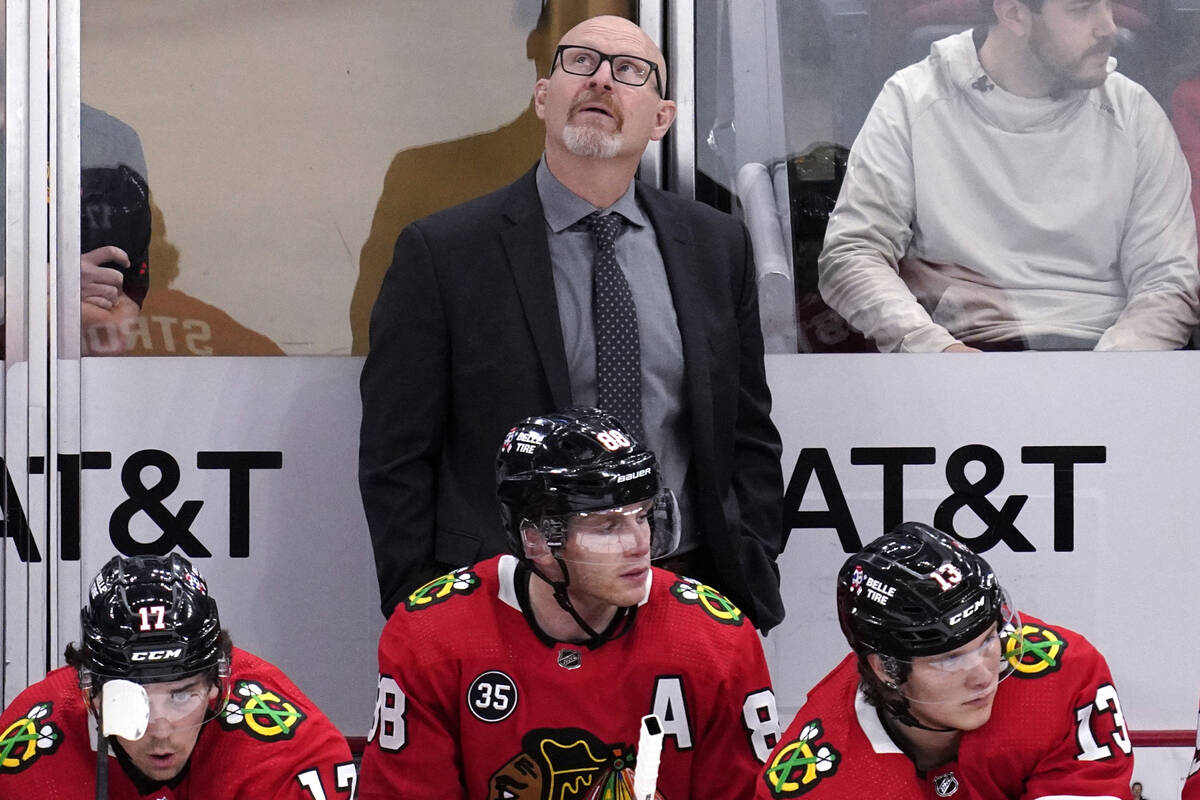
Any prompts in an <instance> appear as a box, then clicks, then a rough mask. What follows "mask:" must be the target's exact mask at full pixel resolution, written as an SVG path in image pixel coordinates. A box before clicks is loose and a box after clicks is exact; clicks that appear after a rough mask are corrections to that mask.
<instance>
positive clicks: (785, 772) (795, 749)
mask: <svg viewBox="0 0 1200 800" xmlns="http://www.w3.org/2000/svg"><path fill="white" fill-rule="evenodd" d="M824 735H825V731H824V729H822V727H821V720H820V718H817V719H814V720H812V721H811V722H807V723H805V724H804V727H803V728H801V729H800V735H799V736H798V737H797V738H796V739H795V740H794V741H791V742H788V744H787V745H785V746H784V747H781V748H779V751H778V754H777V755H776V756H775V758H774V759H773V760H772V761H771V763H770V764H768V765H767V768H766V770H764V771H763V780H764V781H766V782H767V788H768V789H770V791H771V796H772V797H779V798H785V797H799V796H800V795H802V794H806V793H807V792H809V791H810V790H812V789H814V788H816V786H817V784H819V783H820V782H821V781H823V780H825V779H826V778H828V777H830V776H832V775H833V774H834V773H836V772H837V767H838V762H839V761H840V760H841V758H842V756H841V754H840V753H838V751H837V750H835V749H834V748H833V745H831V744H829V743H828V742H822V741H819V740H820V738H821V737H822V736H824Z"/></svg>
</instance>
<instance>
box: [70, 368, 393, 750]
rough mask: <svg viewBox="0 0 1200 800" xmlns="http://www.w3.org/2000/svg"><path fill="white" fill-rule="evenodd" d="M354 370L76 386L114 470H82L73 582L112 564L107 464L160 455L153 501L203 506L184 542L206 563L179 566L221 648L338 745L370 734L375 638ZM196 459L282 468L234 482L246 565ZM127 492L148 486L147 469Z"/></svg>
mask: <svg viewBox="0 0 1200 800" xmlns="http://www.w3.org/2000/svg"><path fill="white" fill-rule="evenodd" d="M361 368H362V361H361V359H353V358H220V359H216V358H214V359H202V358H192V359H187V358H178V359H169V358H162V359H157V358H145V359H132V358H120V359H87V360H85V361H84V373H83V383H82V396H83V398H84V401H83V405H84V412H83V439H82V441H83V450H84V451H85V452H86V451H106V452H111V453H112V465H113V466H112V468H111V469H107V470H103V469H96V470H85V471H84V472H83V477H82V487H83V488H82V514H83V520H84V521H83V526H82V530H83V536H82V539H83V570H82V572H83V575H84V580H85V581H86V580H88V579H89V578H90V577H91V576H92V575H94V574H95V573H96V571H97V570H98V569H99V567H100V566H101V565H103V563H104V562H105V561H106V560H107V559H109V558H111V557H112V556H113V555H115V553H116V548H115V547H114V544H113V542H112V541H111V539H110V535H109V525H110V517H112V516H113V514H114V512H115V511H116V510H117V509H118V507H119V506H120V504H121V503H122V502H124V501H126V499H127V495H126V492H125V490H124V488H123V487H122V480H121V467H122V465H124V464H125V462H126V460H127V459H128V458H129V457H130V455H132V454H133V453H135V452H138V451H142V450H147V449H152V450H162V451H165V452H167V453H169V454H170V455H171V456H172V457H173V459H174V460H175V461H176V462H177V463H178V464H179V472H180V478H179V485H178V487H177V488H176V489H175V490H174V491H173V492H172V493H171V494H170V495H169V496H168V497H166V498H165V499H163V500H161V503H162V504H163V505H164V506H166V507H167V509H168V510H170V511H171V512H172V513H178V512H179V511H180V509H181V506H182V504H183V503H184V502H185V501H194V500H200V501H202V502H203V506H201V507H200V509H199V511H198V512H197V514H196V516H195V519H194V522H193V523H192V524H191V526H190V530H191V532H192V533H193V534H194V535H195V538H196V540H197V541H199V542H200V543H201V544H202V545H203V546H204V547H205V548H206V549H208V550H209V551H210V552H211V553H212V557H211V558H194V559H193V561H194V562H195V563H196V565H197V566H198V567H199V569H200V570H201V572H202V573H203V574H204V575H205V577H206V578H207V579H208V582H209V587H210V589H211V591H212V593H213V596H214V597H215V598H216V599H217V602H218V605H219V607H220V612H221V621H222V623H224V625H225V627H227V628H229V630H230V633H231V634H232V635H233V641H234V643H235V644H237V645H239V646H241V647H244V648H245V649H247V650H250V651H252V652H254V653H257V654H258V655H261V656H263V657H264V658H266V659H268V660H270V661H272V662H274V663H275V664H277V665H278V666H280V667H282V668H283V670H284V671H285V672H287V673H288V675H289V676H290V677H291V678H292V679H293V680H294V681H295V682H296V684H297V685H298V686H299V687H300V688H301V689H302V690H303V691H304V692H305V693H306V694H308V695H310V696H311V697H312V699H313V700H314V701H315V702H316V703H317V704H318V705H319V706H320V707H321V708H322V710H324V711H325V712H326V714H328V716H329V717H330V718H331V719H332V720H333V721H334V723H335V724H336V725H337V726H338V727H339V728H340V729H341V730H342V731H343V733H345V734H346V735H347V736H366V734H367V730H368V728H369V727H370V721H371V709H372V708H373V707H374V703H375V688H374V687H375V682H376V677H375V675H376V666H375V646H376V643H377V641H378V638H379V631H380V630H381V629H382V627H383V616H382V614H380V612H379V591H378V588H377V583H376V580H375V569H374V564H373V561H372V557H371V547H370V541H369V537H368V535H367V525H366V518H365V517H364V515H363V510H362V503H361V501H360V499H359V495H358V481H357V478H356V474H357V451H358V421H359V417H360V405H359V400H358V373H359V371H360V370H361ZM202 451H203V452H233V451H238V452H245V451H264V452H277V453H281V454H282V455H281V463H282V468H281V469H252V470H250V471H249V488H250V492H249V500H250V504H249V511H250V526H249V537H248V538H249V557H248V558H231V557H230V542H229V538H230V537H229V497H230V473H229V471H227V470H224V469H208V470H203V469H198V468H197V463H198V458H197V453H199V452H202ZM142 480H143V482H144V484H145V485H146V486H148V487H153V486H154V485H155V484H156V483H157V482H158V480H159V476H158V471H157V470H156V469H154V468H146V469H144V470H143V472H142ZM129 528H130V530H131V533H133V535H134V538H135V539H141V540H142V541H146V542H149V541H153V540H154V539H156V538H157V537H158V536H161V535H162V534H161V531H160V530H159V528H158V527H157V526H156V525H155V524H154V523H153V522H151V521H150V519H149V518H148V517H147V515H146V514H145V513H144V512H139V513H137V514H136V515H134V516H133V518H132V520H131V521H130V523H129ZM84 590H85V591H86V587H85V589H84ZM73 635H77V633H75V634H73Z"/></svg>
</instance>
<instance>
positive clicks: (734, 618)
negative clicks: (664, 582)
mask: <svg viewBox="0 0 1200 800" xmlns="http://www.w3.org/2000/svg"><path fill="white" fill-rule="evenodd" d="M671 596H672V597H674V598H675V599H677V600H679V602H681V603H683V604H684V605H689V606H699V607H700V608H701V609H703V610H704V613H706V614H708V616H710V617H712V618H713V619H715V620H716V621H717V622H720V623H722V624H724V625H733V626H738V625H741V624H743V623H744V622H745V621H746V615H745V614H743V613H742V610H741V609H740V608H738V607H737V606H736V605H734V603H733V601H732V600H730V599H729V598H728V597H726V596H725V595H723V594H721V593H720V592H718V591H717V590H716V589H714V588H713V587H711V586H709V585H708V584H706V583H701V582H700V581H697V580H692V579H691V578H684V577H682V576H675V580H674V582H673V583H672V584H671Z"/></svg>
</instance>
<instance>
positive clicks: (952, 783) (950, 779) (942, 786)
mask: <svg viewBox="0 0 1200 800" xmlns="http://www.w3.org/2000/svg"><path fill="white" fill-rule="evenodd" d="M933 790H934V791H935V792H937V796H938V797H950V796H951V795H953V794H954V793H955V792H957V791H958V778H957V777H956V776H955V775H954V773H953V772H947V773H946V774H944V775H938V776H937V777H936V778H934V779H933Z"/></svg>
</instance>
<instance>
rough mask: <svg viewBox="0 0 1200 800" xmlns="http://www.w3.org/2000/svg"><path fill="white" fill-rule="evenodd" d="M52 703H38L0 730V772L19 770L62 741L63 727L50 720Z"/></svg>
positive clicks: (29, 765) (48, 752)
mask: <svg viewBox="0 0 1200 800" xmlns="http://www.w3.org/2000/svg"><path fill="white" fill-rule="evenodd" d="M53 707H54V704H53V703H38V704H37V705H35V706H34V707H33V708H31V709H29V710H28V711H26V712H25V716H23V717H21V718H20V719H19V720H17V721H16V722H14V723H13V724H12V725H9V726H8V727H7V728H5V729H4V732H3V733H0V774H4V773H6V772H10V773H11V772H20V771H21V770H23V769H25V768H26V767H31V766H33V763H34V762H35V761H37V760H38V759H39V758H41V757H42V756H46V755H50V754H51V753H53V752H54V751H55V750H57V749H58V745H59V744H60V743H61V742H62V738H63V735H62V731H61V730H59V728H58V726H57V725H55V724H54V723H53V722H51V721H50V710H51V709H52V708H53Z"/></svg>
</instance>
